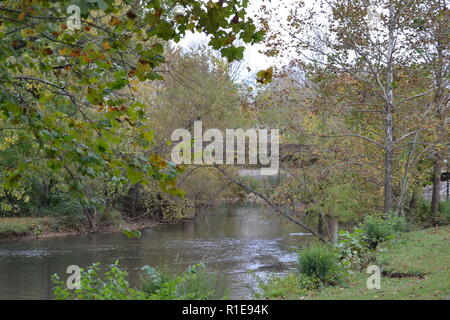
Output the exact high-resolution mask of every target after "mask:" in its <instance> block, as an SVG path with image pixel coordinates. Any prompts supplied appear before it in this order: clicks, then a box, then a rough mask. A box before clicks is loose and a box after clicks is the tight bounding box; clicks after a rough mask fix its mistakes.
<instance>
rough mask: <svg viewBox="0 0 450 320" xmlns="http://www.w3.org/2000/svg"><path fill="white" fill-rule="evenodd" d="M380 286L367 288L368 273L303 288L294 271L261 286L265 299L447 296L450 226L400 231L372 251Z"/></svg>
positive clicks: (420, 297)
mask: <svg viewBox="0 0 450 320" xmlns="http://www.w3.org/2000/svg"><path fill="white" fill-rule="evenodd" d="M375 259H376V260H375V262H374V264H376V265H378V266H380V267H381V268H382V270H383V275H382V277H381V289H379V290H368V289H367V287H366V281H367V278H368V276H369V275H368V274H366V273H365V272H364V271H362V272H356V273H353V274H350V275H348V276H347V277H346V279H345V281H344V282H343V283H342V284H340V285H337V286H330V287H325V288H323V289H321V290H313V291H311V290H305V289H303V288H302V287H301V284H300V283H299V280H298V279H299V278H298V276H297V275H296V274H294V273H293V274H290V275H288V276H286V277H282V278H274V279H272V280H271V281H270V282H269V283H267V284H265V285H263V286H262V289H263V294H262V295H261V296H260V298H266V299H446V298H448V297H450V227H449V226H445V227H439V228H431V229H425V230H420V231H415V232H409V233H403V234H402V235H401V236H400V237H399V238H398V239H396V240H395V241H391V242H390V243H389V244H388V245H387V246H386V247H384V248H382V249H381V250H378V251H377V252H376V253H375Z"/></svg>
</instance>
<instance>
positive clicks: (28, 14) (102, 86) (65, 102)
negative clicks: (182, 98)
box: [0, 0, 264, 228]
mask: <svg viewBox="0 0 450 320" xmlns="http://www.w3.org/2000/svg"><path fill="white" fill-rule="evenodd" d="M98 3H101V4H102V5H100V6H98V5H97V3H96V2H95V1H89V0H77V1H75V2H74V1H69V0H62V1H25V0H21V1H2V5H1V6H0V12H1V21H0V22H1V23H0V37H1V38H2V41H1V42H0V65H1V69H0V79H1V81H0V123H1V124H2V130H1V131H2V132H0V135H2V138H3V136H5V141H8V143H7V144H4V143H2V145H1V146H0V148H1V149H2V151H3V150H5V151H7V153H8V152H9V154H10V155H13V156H12V157H7V159H4V158H3V153H2V155H1V156H0V163H1V168H2V170H1V171H0V184H1V188H0V197H1V198H2V200H3V198H11V197H9V194H10V193H12V194H14V196H13V197H14V198H15V200H17V201H22V202H26V201H28V200H27V197H26V194H25V193H26V191H27V188H26V184H27V182H26V178H27V176H29V175H30V174H32V173H33V172H42V171H45V170H47V171H50V172H52V173H53V174H54V175H55V176H58V177H61V178H63V180H65V187H66V189H67V190H66V192H70V193H71V194H72V196H73V197H75V198H77V199H78V200H79V201H80V203H81V205H82V206H83V212H84V214H86V215H87V216H89V215H91V217H88V218H92V219H89V221H90V222H91V224H92V225H91V227H92V228H94V227H95V222H96V221H95V220H96V219H97V216H98V215H99V214H98V213H103V212H105V210H106V209H107V208H108V204H107V203H106V202H107V200H106V199H104V198H103V197H99V196H98V193H97V194H95V193H94V194H89V193H88V192H86V191H87V190H89V189H90V188H89V187H88V186H89V184H90V183H91V182H92V180H95V181H96V182H99V183H102V184H104V185H107V184H108V183H119V184H125V185H127V184H137V183H142V184H147V183H149V182H150V181H156V183H157V184H158V185H159V186H160V187H161V189H162V190H163V191H164V192H167V193H169V194H171V195H173V196H181V195H182V193H181V192H180V190H179V189H178V188H177V187H176V176H177V174H179V173H180V171H181V169H180V168H179V167H177V166H176V165H175V164H173V163H171V162H168V161H165V160H163V159H162V158H161V156H160V155H158V154H156V153H152V152H148V150H149V147H150V146H152V144H153V143H154V130H153V128H152V127H151V125H149V123H148V122H147V114H146V105H145V104H144V103H142V102H141V101H138V100H137V99H136V92H137V91H138V85H139V84H140V83H144V82H148V81H154V80H161V79H162V76H161V74H160V73H159V68H158V67H161V66H162V65H164V63H166V58H165V57H164V55H165V47H167V46H166V44H167V42H168V41H170V40H173V41H175V42H178V41H180V40H181V38H182V37H183V36H184V35H185V34H186V32H188V31H192V32H200V33H204V34H207V35H208V36H209V37H210V42H209V46H210V47H212V48H213V49H215V50H219V51H220V52H221V54H222V55H223V56H224V57H226V58H227V59H228V60H229V61H235V60H239V59H242V57H243V51H244V46H241V45H239V44H238V41H242V43H248V44H254V43H257V42H259V41H261V40H262V38H263V35H264V31H262V30H257V29H256V26H255V25H254V22H253V20H252V19H250V18H248V17H247V16H246V7H247V4H248V1H246V0H232V1H227V3H226V5H224V2H223V1H219V2H212V1H209V2H208V3H204V2H203V1H198V0H186V1H182V2H179V1H173V0H163V1H126V2H125V1H119V2H115V1H112V0H107V1H101V2H98ZM73 4H76V5H78V6H79V7H80V8H81V28H80V29H79V30H71V29H70V28H69V27H68V25H67V18H68V17H67V8H68V6H69V5H73ZM3 129H5V132H3V131H4V130H3ZM16 144H17V145H18V144H21V145H25V146H26V148H24V149H22V152H21V153H19V155H20V156H15V152H14V150H13V149H14V148H15V146H16ZM125 146H126V147H125ZM7 149H10V150H7ZM3 160H7V161H6V162H3ZM24 180H25V182H24ZM24 185H25V186H24ZM56 188H60V186H59V185H57V186H56ZM92 190H98V189H96V188H94V189H92ZM100 190H101V189H100ZM5 193H8V195H6V196H5ZM0 205H1V208H0V209H2V210H3V211H11V212H12V211H17V210H18V207H19V208H20V205H18V206H15V205H11V204H8V203H7V204H4V203H0Z"/></svg>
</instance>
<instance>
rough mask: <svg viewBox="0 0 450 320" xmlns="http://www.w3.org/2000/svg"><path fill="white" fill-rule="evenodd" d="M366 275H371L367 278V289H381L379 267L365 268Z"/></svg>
mask: <svg viewBox="0 0 450 320" xmlns="http://www.w3.org/2000/svg"><path fill="white" fill-rule="evenodd" d="M366 273H368V274H371V276H369V277H368V278H367V282H366V284H367V289H369V290H373V289H377V290H379V289H381V269H380V267H379V266H376V265H371V266H368V267H367V270H366Z"/></svg>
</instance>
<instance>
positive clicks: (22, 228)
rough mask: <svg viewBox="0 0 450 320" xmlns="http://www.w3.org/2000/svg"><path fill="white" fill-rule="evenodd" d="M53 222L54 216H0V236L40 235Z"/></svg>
mask: <svg viewBox="0 0 450 320" xmlns="http://www.w3.org/2000/svg"><path fill="white" fill-rule="evenodd" d="M53 223H54V221H53V219H52V218H0V238H1V237H9V236H22V235H29V234H30V235H31V234H35V235H39V234H42V233H43V232H44V230H45V229H46V228H47V227H48V226H49V225H51V224H53Z"/></svg>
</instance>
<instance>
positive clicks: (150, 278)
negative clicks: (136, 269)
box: [141, 264, 228, 300]
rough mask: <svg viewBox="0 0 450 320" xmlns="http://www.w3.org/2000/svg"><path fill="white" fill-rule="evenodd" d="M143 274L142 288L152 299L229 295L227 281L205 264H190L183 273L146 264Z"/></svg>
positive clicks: (202, 297)
mask: <svg viewBox="0 0 450 320" xmlns="http://www.w3.org/2000/svg"><path fill="white" fill-rule="evenodd" d="M142 270H143V271H144V272H145V273H144V275H143V276H141V287H142V290H143V291H144V292H145V293H146V294H147V295H148V296H149V298H150V299H158V300H161V299H162V300H172V299H193V300H207V299H214V300H216V299H223V298H225V297H226V296H227V291H228V289H227V287H226V284H225V281H224V279H223V278H222V277H220V276H219V275H218V274H216V273H213V272H210V271H208V270H207V269H206V267H205V265H203V264H196V265H193V266H190V267H189V268H188V269H187V270H186V271H185V272H184V273H182V274H181V275H171V274H170V273H169V272H168V271H165V270H164V271H163V270H157V269H155V268H152V267H150V266H144V267H143V268H142Z"/></svg>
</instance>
